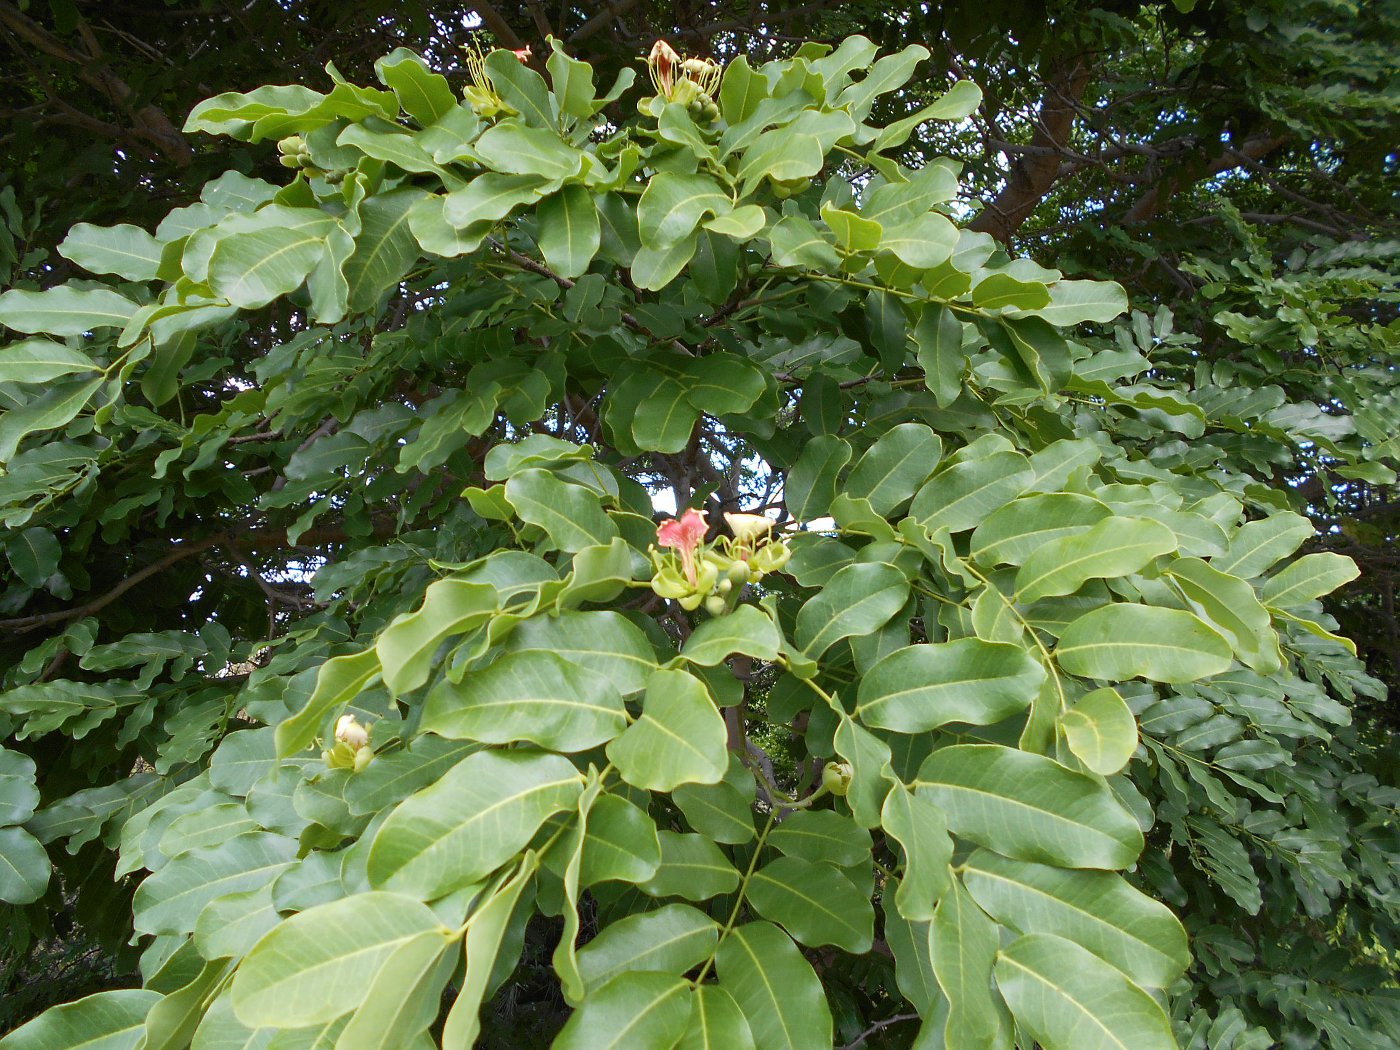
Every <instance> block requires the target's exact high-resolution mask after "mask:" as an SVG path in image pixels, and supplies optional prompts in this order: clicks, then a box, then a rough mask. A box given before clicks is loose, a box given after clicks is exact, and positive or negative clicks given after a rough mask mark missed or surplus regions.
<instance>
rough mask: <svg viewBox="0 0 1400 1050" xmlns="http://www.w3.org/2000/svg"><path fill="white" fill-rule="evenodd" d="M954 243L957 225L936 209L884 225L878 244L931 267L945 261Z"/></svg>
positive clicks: (925, 267) (903, 259) (910, 263)
mask: <svg viewBox="0 0 1400 1050" xmlns="http://www.w3.org/2000/svg"><path fill="white" fill-rule="evenodd" d="M957 245H958V229H957V227H956V226H954V225H953V224H952V222H950V221H949V220H948V218H947V217H946V216H944V215H941V214H939V213H938V212H936V211H931V212H926V213H925V214H923V215H920V216H918V217H917V218H914V219H911V220H909V221H907V222H902V223H900V224H899V225H897V226H893V227H889V228H887V229H886V230H885V235H884V237H883V238H882V239H881V241H880V247H881V248H884V249H885V250H886V251H890V252H893V253H894V255H895V257H896V258H897V259H899V261H900V262H902V263H904V264H905V265H907V266H912V267H914V268H915V269H916V270H931V269H933V268H934V267H935V266H939V265H941V264H943V263H945V262H947V261H948V260H949V259H950V258H951V257H952V255H953V249H954V248H956V247H957ZM983 283H984V284H985V283H986V282H985V281H984V282H983ZM975 295H976V293H975V292H974V299H975ZM979 305H980V304H979Z"/></svg>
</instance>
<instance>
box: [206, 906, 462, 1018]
mask: <svg viewBox="0 0 1400 1050" xmlns="http://www.w3.org/2000/svg"><path fill="white" fill-rule="evenodd" d="M423 934H430V935H431V936H432V937H435V938H437V940H438V945H437V946H436V951H437V952H439V953H440V952H441V951H442V949H443V948H445V947H446V946H447V943H448V939H449V938H450V937H451V931H450V930H448V929H447V928H446V927H444V926H443V925H442V924H441V923H440V922H439V921H438V919H437V916H435V915H434V914H433V912H432V910H431V909H430V908H428V906H427V905H425V904H422V903H421V902H419V901H416V900H413V899H412V898H410V897H404V896H401V895H400V894H397V893H361V894H356V895H355V896H353V897H346V898H344V899H343V900H338V901H332V902H331V903H329V904H321V905H318V906H317V907H315V908H312V909H310V910H309V911H304V912H300V913H298V914H296V915H293V916H292V917H291V918H289V919H286V920H284V921H283V922H281V923H279V924H278V925H277V926H276V927H274V928H273V929H272V931H271V932H269V933H268V934H267V936H265V937H263V939H262V940H260V941H259V942H258V943H257V945H256V946H254V948H253V950H252V951H251V952H249V953H248V957H247V958H246V959H244V960H243V962H242V963H241V964H240V965H239V967H238V972H237V973H236V974H235V975H234V978H233V984H232V985H231V986H230V989H229V994H230V996H231V997H232V1000H233V1012H234V1014H235V1016H237V1018H238V1020H239V1021H240V1022H242V1023H243V1024H245V1025H247V1026H248V1027H249V1028H260V1027H264V1026H266V1027H275V1028H304V1027H307V1026H309V1025H314V1024H324V1023H326V1022H328V1021H333V1020H335V1018H337V1017H339V1016H340V1015H341V1014H346V1013H349V1012H350V1011H351V1010H354V1009H355V1008H356V1007H358V1006H359V1005H360V1004H361V1003H362V1002H363V1001H364V999H365V995H366V993H367V991H368V990H369V989H370V988H371V986H372V984H373V982H374V981H375V979H376V977H377V976H378V975H379V973H380V971H381V970H382V969H383V968H384V967H385V966H387V965H388V964H389V963H390V962H391V961H392V960H393V959H394V956H395V953H396V952H398V951H399V949H400V948H402V947H403V946H404V945H406V944H408V943H410V942H415V943H417V944H421V943H423V942H422V941H421V940H419V938H420V936H421V935H423Z"/></svg>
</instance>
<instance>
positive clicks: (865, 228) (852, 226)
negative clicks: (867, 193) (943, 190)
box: [821, 201, 957, 253]
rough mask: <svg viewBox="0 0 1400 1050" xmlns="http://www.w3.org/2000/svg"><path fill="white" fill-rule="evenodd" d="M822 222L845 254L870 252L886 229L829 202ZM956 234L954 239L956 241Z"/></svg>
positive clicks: (824, 207)
mask: <svg viewBox="0 0 1400 1050" xmlns="http://www.w3.org/2000/svg"><path fill="white" fill-rule="evenodd" d="M821 216H822V221H823V222H825V223H826V225H827V228H828V229H830V230H831V232H832V234H833V235H834V236H835V237H836V244H837V245H838V246H839V247H840V248H841V250H842V251H844V252H848V253H850V252H869V251H874V250H875V249H876V248H877V247H879V245H880V238H881V236H882V235H883V234H884V232H885V231H884V228H883V227H881V225H880V224H879V223H878V222H875V221H874V220H873V219H866V218H863V217H862V216H860V215H859V214H857V213H856V212H853V211H846V210H844V209H842V208H838V207H836V206H835V205H834V204H833V203H832V202H831V201H827V202H826V203H825V204H823V205H822V208H821ZM956 236H957V235H956V234H954V239H956Z"/></svg>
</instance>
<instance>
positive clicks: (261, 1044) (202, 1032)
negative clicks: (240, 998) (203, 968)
mask: <svg viewBox="0 0 1400 1050" xmlns="http://www.w3.org/2000/svg"><path fill="white" fill-rule="evenodd" d="M276 1034H277V1033H276V1032H275V1031H273V1030H272V1029H271V1028H263V1029H259V1030H257V1031H254V1030H253V1029H251V1028H248V1027H246V1026H244V1025H241V1024H239V1023H238V1018H236V1017H235V1016H234V1015H233V1005H232V1003H230V1002H229V997H228V995H227V994H222V995H220V996H219V997H218V998H216V999H215V1000H214V1002H213V1003H211V1004H210V1006H209V1009H208V1010H207V1011H206V1012H205V1014H204V1016H203V1017H202V1018H201V1019H200V1022H199V1027H198V1028H197V1029H195V1033H194V1040H193V1042H191V1043H190V1050H267V1047H268V1046H269V1045H270V1044H271V1042H272V1040H273V1037H274V1036H276ZM284 1045H285V1044H284Z"/></svg>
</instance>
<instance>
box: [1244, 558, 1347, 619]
mask: <svg viewBox="0 0 1400 1050" xmlns="http://www.w3.org/2000/svg"><path fill="white" fill-rule="evenodd" d="M1359 575H1361V570H1360V569H1358V568H1357V567H1356V562H1354V561H1352V560H1351V559H1350V558H1348V557H1347V556H1346V555H1345V554H1333V553H1332V552H1331V551H1322V552H1321V553H1318V554H1305V555H1304V556H1303V557H1301V558H1299V559H1298V560H1297V561H1295V562H1293V563H1292V564H1291V565H1288V566H1286V567H1284V568H1283V569H1281V570H1280V571H1279V572H1277V573H1275V574H1274V575H1273V576H1270V577H1269V578H1268V579H1267V580H1265V581H1264V586H1263V587H1262V588H1261V592H1260V596H1261V597H1262V598H1263V599H1264V604H1265V605H1271V606H1274V607H1275V608H1279V609H1288V608H1296V607H1297V606H1299V605H1306V604H1307V603H1308V602H1310V601H1313V600H1314V599H1315V598H1321V597H1322V596H1323V595H1324V594H1331V593H1332V592H1333V591H1335V590H1336V589H1337V588H1338V587H1340V586H1342V585H1343V584H1346V583H1350V582H1351V581H1352V580H1354V579H1356V577H1358V576H1359Z"/></svg>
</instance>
